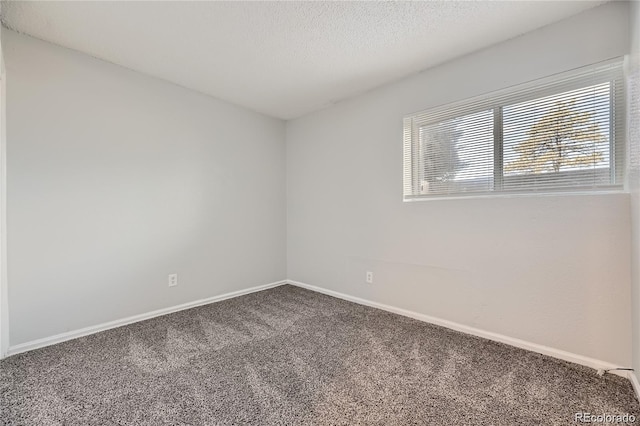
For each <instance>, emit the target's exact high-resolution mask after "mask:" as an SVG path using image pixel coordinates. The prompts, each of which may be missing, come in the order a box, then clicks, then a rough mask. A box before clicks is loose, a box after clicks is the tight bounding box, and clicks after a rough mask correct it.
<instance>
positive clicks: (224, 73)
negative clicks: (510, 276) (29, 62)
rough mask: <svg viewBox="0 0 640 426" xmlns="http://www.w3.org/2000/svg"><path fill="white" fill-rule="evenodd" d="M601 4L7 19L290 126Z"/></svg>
mask: <svg viewBox="0 0 640 426" xmlns="http://www.w3.org/2000/svg"><path fill="white" fill-rule="evenodd" d="M601 3H604V2H603V1H598V2H594V1H586V2H583V1H568V2H565V1H554V2H535V1H534V2H529V1H507V2H496V1H425V2H324V1H323V2H302V1H298V2H187V1H173V2H164V1H153V2H111V1H108V2H88V1H81V2H80V1H77V2H56V1H47V2H22V1H21V2H18V1H9V2H6V3H4V4H3V6H2V15H3V16H2V20H3V23H4V24H5V26H7V27H9V28H12V29H15V30H17V31H20V32H23V33H26V34H29V35H32V36H34V37H37V38H40V39H43V40H46V41H49V42H52V43H56V44H59V45H61V46H65V47H69V48H71V49H75V50H79V51H81V52H84V53H87V54H89V55H92V56H95V57H97V58H100V59H104V60H106V61H109V62H113V63H115V64H119V65H122V66H125V67H127V68H131V69H133V70H136V71H140V72H143V73H146V74H150V75H152V76H156V77H159V78H163V79H165V80H169V81H171V82H174V83H177V84H179V85H181V86H184V87H188V88H191V89H194V90H197V91H200V92H203V93H206V94H209V95H212V96H215V97H217V98H219V99H223V100H226V101H229V102H232V103H235V104H238V105H241V106H244V107H246V108H249V109H252V110H255V111H259V112H262V113H264V114H267V115H271V116H274V117H279V118H283V119H290V118H294V117H298V116H301V115H304V114H306V113H309V112H312V111H315V110H318V109H321V108H324V107H326V106H328V105H331V104H332V103H335V102H337V101H339V100H342V99H345V98H348V97H351V96H354V95H356V94H358V93H362V92H365V91H367V90H370V89H372V88H374V87H377V86H380V85H382V84H385V83H388V82H391V81H394V80H397V79H400V78H402V77H404V76H407V75H409V74H412V73H415V72H418V71H421V70H423V69H425V68H428V67H431V66H434V65H436V64H439V63H442V62H444V61H447V60H449V59H452V58H455V57H458V56H461V55H464V54H466V53H470V52H472V51H475V50H478V49H481V48H483V47H487V46H489V45H491V44H495V43H497V42H500V41H503V40H506V39H509V38H512V37H515V36H517V35H519V34H522V33H525V32H527V31H531V30H533V29H535V28H539V27H541V26H544V25H546V24H549V23H552V22H556V21H558V20H561V19H563V18H566V17H568V16H571V15H574V14H576V13H579V12H581V11H583V10H586V9H589V8H591V7H594V6H597V5H598V4H601Z"/></svg>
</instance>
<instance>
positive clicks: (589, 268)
mask: <svg viewBox="0 0 640 426" xmlns="http://www.w3.org/2000/svg"><path fill="white" fill-rule="evenodd" d="M628 22H629V18H628V4H627V3H617V2H614V3H609V4H606V5H604V6H601V7H598V8H596V9H592V10H590V11H587V12H585V13H583V14H581V15H578V16H575V17H573V18H570V19H568V20H565V21H562V22H559V23H557V24H554V25H551V26H548V27H545V28H542V29H540V30H537V31H535V32H532V33H528V34H526V35H524V36H521V37H518V38H516V39H512V40H510V41H507V42H505V43H502V44H499V45H496V46H494V47H491V48H489V49H486V50H483V51H480V52H477V53H475V54H472V55H469V56H466V57H463V58H460V59H458V60H455V61H452V62H449V63H446V64H444V65H442V66H439V67H436V68H433V69H430V70H427V71H425V72H423V73H420V74H418V75H415V76H412V77H410V78H407V79H405V80H403V81H400V82H398V83H395V84H392V85H388V86H385V87H383V88H380V89H378V90H375V91H372V92H370V93H367V94H365V95H363V96H360V97H358V98H355V99H352V100H349V101H345V102H341V103H338V104H337V105H335V106H333V107H331V108H329V109H327V110H324V111H320V112H317V113H314V114H311V115H309V116H306V117H303V118H300V119H297V120H294V121H291V122H288V123H287V215H288V220H287V235H288V240H287V251H288V257H287V263H288V277H289V278H290V279H292V280H296V281H301V282H304V283H307V284H311V285H316V286H319V287H323V288H326V289H328V290H333V291H338V292H342V293H345V294H348V295H351V296H356V297H361V298H364V299H368V300H371V301H374V302H379V303H384V304H388V305H392V306H395V307H398V308H403V309H408V310H411V311H415V312H417V313H421V314H426V315H431V316H434V317H438V318H441V319H444V320H449V321H454V322H457V323H460V324H463V325H467V326H472V327H476V328H479V329H482V330H485V331H490V332H494V333H499V334H503V335H506V336H509V337H513V338H518V339H523V340H525V341H528V342H533V343H537V344H541V345H546V346H549V347H552V348H556V349H560V350H565V351H568V352H572V353H575V354H579V355H582V356H587V357H592V358H595V359H599V360H602V361H608V362H612V363H616V364H620V365H629V363H630V362H631V339H630V336H631V309H630V274H629V270H630V256H629V253H630V236H629V235H630V214H629V210H630V206H629V195H628V194H624V193H618V194H609V195H571V196H526V197H512V198H482V199H467V200H437V201H424V202H414V203H403V202H402V117H403V116H404V115H406V114H409V113H413V112H416V111H420V110H424V109H428V108H430V107H434V106H437V105H442V104H446V103H449V102H453V101H458V100H462V99H465V98H469V97H473V96H476V95H480V94H483V93H487V92H491V91H493V90H498V89H502V88H505V87H509V86H511V85H514V84H519V83H523V82H527V81H530V80H533V79H536V78H541V77H545V76H548V75H552V74H554V73H558V72H562V71H566V70H569V69H573V68H576V67H580V66H584V65H587V64H592V63H595V62H598V61H602V60H605V59H609V58H612V57H618V56H622V55H624V54H626V53H628V46H629V33H628ZM596 28H597V31H596V30H594V29H596ZM367 270H370V271H373V272H374V283H373V284H372V285H370V284H366V283H365V271H367Z"/></svg>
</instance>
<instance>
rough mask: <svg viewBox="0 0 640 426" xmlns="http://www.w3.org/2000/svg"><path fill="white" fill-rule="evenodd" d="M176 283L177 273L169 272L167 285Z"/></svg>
mask: <svg viewBox="0 0 640 426" xmlns="http://www.w3.org/2000/svg"><path fill="white" fill-rule="evenodd" d="M177 285H178V274H169V287H175V286H177Z"/></svg>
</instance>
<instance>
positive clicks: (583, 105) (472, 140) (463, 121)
mask: <svg viewBox="0 0 640 426" xmlns="http://www.w3.org/2000/svg"><path fill="white" fill-rule="evenodd" d="M558 102H565V105H568V106H567V108H566V110H567V111H571V114H575V116H580V117H582V121H581V125H580V128H582V129H585V130H584V131H582V132H580V133H578V135H579V136H577V138H579V137H582V139H581V142H580V143H582V144H583V145H585V146H588V147H587V149H588V151H589V153H591V154H592V155H595V154H593V153H597V157H593V158H596V160H595V161H590V162H582V163H581V162H580V161H579V158H577V157H578V156H579V155H583V156H584V155H586V154H584V153H582V154H579V153H575V154H568V157H567V159H568V160H569V161H567V162H566V164H565V165H563V166H562V169H561V171H572V170H583V169H589V170H593V169H607V168H608V167H609V164H610V160H611V159H610V153H609V134H610V113H611V100H610V83H608V82H607V83H603V84H599V85H595V86H590V87H587V88H583V89H578V90H573V91H570V92H565V93H561V94H556V95H552V96H547V97H544V98H538V99H534V100H531V101H527V102H522V103H517V104H512V105H507V106H504V107H503V110H502V112H503V126H502V130H503V162H504V166H505V172H504V173H505V176H510V175H511V176H513V175H518V174H520V175H522V174H527V173H532V172H530V171H529V172H527V171H523V170H517V169H516V170H513V169H514V167H511V168H510V167H509V166H508V165H509V164H510V163H513V162H514V160H516V159H518V157H519V152H518V150H517V147H518V146H522V144H523V143H526V141H527V140H528V139H529V137H530V132H531V129H532V127H533V126H535V125H536V123H541V120H542V122H544V120H545V119H546V120H547V122H551V121H549V120H550V114H551V117H553V115H552V114H553V110H554V108H556V110H557V108H558ZM583 113H586V114H583ZM553 119H555V118H553ZM560 119H562V118H560ZM565 119H566V115H565ZM493 121H494V116H493V111H492V110H487V111H481V112H478V113H474V114H470V115H467V116H464V117H459V118H456V119H453V120H447V121H446V122H443V123H438V124H436V125H429V126H424V127H423V128H421V132H420V135H421V140H422V146H423V149H424V151H423V153H424V155H425V156H426V157H427V158H428V157H431V156H433V152H429V151H433V146H431V150H430V149H427V148H428V147H429V146H428V144H425V138H429V137H431V138H433V135H434V134H437V135H440V137H442V132H443V130H442V129H446V130H447V132H446V133H447V134H448V135H455V138H454V139H457V140H456V141H449V143H448V144H447V145H448V147H447V148H448V149H447V151H450V150H457V153H456V152H449V153H448V155H449V156H450V158H455V161H454V160H451V163H452V164H453V163H455V164H456V165H455V166H453V168H455V170H454V172H453V173H452V174H451V176H450V177H449V180H453V181H464V180H475V179H482V180H487V179H490V178H492V177H493V162H494V160H493V149H494V146H493V145H494V143H493V138H494V135H493ZM539 127H540V126H539ZM587 128H588V132H592V133H593V134H594V137H593V138H591V137H590V136H589V134H587V130H586V129H587ZM596 136H597V137H596ZM438 146H439V149H440V150H442V143H441V142H440V143H439V145H438ZM456 154H457V158H456ZM572 156H573V157H572ZM571 160H573V161H571ZM426 163H427V164H428V160H426ZM548 172H549V170H544V171H539V172H534V173H548ZM425 173H426V174H428V173H429V172H428V171H426V172H425Z"/></svg>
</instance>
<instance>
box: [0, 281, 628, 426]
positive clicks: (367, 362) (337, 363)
mask: <svg viewBox="0 0 640 426" xmlns="http://www.w3.org/2000/svg"><path fill="white" fill-rule="evenodd" d="M576 412H590V413H594V414H603V413H605V414H624V413H631V414H634V415H636V416H640V406H639V405H638V402H637V401H636V399H635V397H634V395H633V390H632V388H631V385H630V383H629V382H628V381H627V380H625V379H622V378H620V377H617V376H612V375H606V376H605V377H598V376H596V375H595V373H594V371H593V370H591V369H588V368H585V367H582V366H578V365H574V364H570V363H566V362H563V361H559V360H556V359H552V358H549V357H546V356H542V355H538V354H535V353H531V352H527V351H524V350H520V349H516V348H513V347H509V346H506V345H503V344H500V343H495V342H491V341H487V340H484V339H480V338H475V337H471V336H467V335H464V334H461V333H458V332H455V331H451V330H448V329H445V328H441V327H437V326H433V325H429V324H425V323H422V322H419V321H415V320H412V319H409V318H404V317H401V316H398V315H394V314H390V313H387V312H384V311H380V310H377V309H372V308H367V307H363V306H359V305H356V304H352V303H349V302H345V301H342V300H339V299H335V298H332V297H328V296H325V295H321V294H318V293H314V292H311V291H307V290H303V289H300V288H296V287H292V286H282V287H278V288H274V289H271V290H266V291H262V292H259V293H254V294H250V295H247V296H243V297H239V298H236V299H231V300H227V301H223V302H219V303H215V304H212V305H207V306H203V307H199V308H194V309H190V310H188V311H182V312H178V313H175V314H171V315H166V316H163V317H159V318H155V319H152V320H148V321H144V322H140V323H136V324H132V325H129V326H126V327H121V328H118V329H114V330H109V331H105V332H102V333H99V334H95V335H92V336H88V337H83V338H80V339H77V340H73V341H70V342H66V343H61V344H58V345H55V346H51V347H48V348H43V349H40V350H36V351H32V352H29V353H26V354H22V355H16V356H13V357H10V358H7V359H5V360H3V361H2V362H0V424H2V425H38V426H44V425H101V426H105V425H154V426H157V425H232V424H238V425H239V424H256V425H276V424H283V425H284V424H319V425H324V424H326V425H354V424H370V425H454V424H455V425H509V426H511V425H570V424H576V423H574V417H573V416H574V413H576ZM637 422H640V420H638V421H637Z"/></svg>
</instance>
